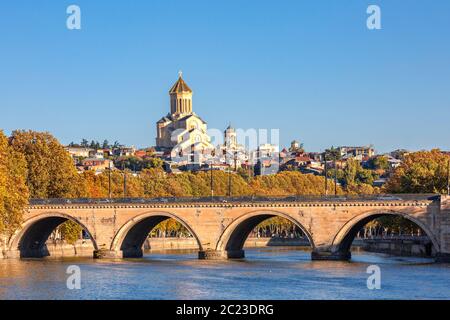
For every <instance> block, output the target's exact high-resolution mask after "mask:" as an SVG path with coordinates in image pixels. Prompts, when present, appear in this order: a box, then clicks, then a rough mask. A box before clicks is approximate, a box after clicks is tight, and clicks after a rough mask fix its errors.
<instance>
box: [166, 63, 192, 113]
mask: <svg viewBox="0 0 450 320" xmlns="http://www.w3.org/2000/svg"><path fill="white" fill-rule="evenodd" d="M169 95H170V114H171V115H172V116H174V117H178V116H180V115H185V114H191V113H192V90H191V88H189V86H188V85H187V84H186V82H184V80H183V73H182V72H181V71H180V72H179V73H178V80H177V82H175V84H174V85H173V86H172V88H171V89H170V91H169Z"/></svg>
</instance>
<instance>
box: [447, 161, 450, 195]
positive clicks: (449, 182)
mask: <svg viewBox="0 0 450 320" xmlns="http://www.w3.org/2000/svg"><path fill="white" fill-rule="evenodd" d="M447 195H448V196H450V157H449V159H448V161H447Z"/></svg>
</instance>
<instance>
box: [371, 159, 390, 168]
mask: <svg viewBox="0 0 450 320" xmlns="http://www.w3.org/2000/svg"><path fill="white" fill-rule="evenodd" d="M373 168H374V169H380V170H387V169H389V162H388V158H387V157H386V156H379V157H375V158H374V159H373Z"/></svg>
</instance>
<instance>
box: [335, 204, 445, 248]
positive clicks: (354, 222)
mask: <svg viewBox="0 0 450 320" xmlns="http://www.w3.org/2000/svg"><path fill="white" fill-rule="evenodd" d="M383 216H400V217H402V218H404V219H406V220H409V221H411V222H413V223H414V224H416V225H417V226H418V227H420V228H421V229H422V230H423V231H424V232H425V234H426V235H427V236H428V238H429V239H430V241H431V242H432V244H433V246H434V248H435V249H436V252H439V251H440V246H439V241H438V237H437V236H436V235H435V233H434V232H433V231H432V229H431V228H430V226H428V225H427V224H426V223H424V222H423V221H421V220H420V219H417V218H416V217H414V216H412V215H410V214H408V213H405V212H399V211H395V210H376V211H370V212H365V213H362V214H359V215H357V216H355V217H353V218H352V219H350V220H349V221H348V222H347V223H346V224H344V226H343V227H342V228H341V229H340V230H339V231H338V232H337V234H336V235H335V237H334V239H333V241H332V248H333V251H335V252H339V253H343V254H346V255H348V257H350V253H349V252H350V247H351V245H352V242H353V240H354V239H355V237H356V235H357V233H358V232H359V230H361V228H362V227H364V226H365V225H366V224H367V223H369V222H371V221H373V220H375V219H377V218H381V217H383Z"/></svg>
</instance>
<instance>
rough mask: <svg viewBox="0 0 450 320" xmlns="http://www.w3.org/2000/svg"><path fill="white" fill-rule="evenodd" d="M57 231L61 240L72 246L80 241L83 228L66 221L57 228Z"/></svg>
mask: <svg viewBox="0 0 450 320" xmlns="http://www.w3.org/2000/svg"><path fill="white" fill-rule="evenodd" d="M58 231H59V233H60V234H61V238H62V239H63V240H65V241H66V242H67V243H68V244H71V245H74V244H75V243H76V242H77V240H78V239H80V237H81V232H82V231H83V228H82V227H81V226H80V225H79V224H78V223H76V222H73V221H72V220H67V221H66V222H64V223H63V224H61V225H60V226H59V227H58Z"/></svg>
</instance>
